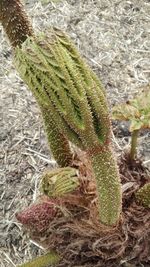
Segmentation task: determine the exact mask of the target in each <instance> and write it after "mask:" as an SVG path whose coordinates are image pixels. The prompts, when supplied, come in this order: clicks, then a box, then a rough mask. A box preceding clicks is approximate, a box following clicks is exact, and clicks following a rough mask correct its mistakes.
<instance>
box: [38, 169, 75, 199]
mask: <svg viewBox="0 0 150 267" xmlns="http://www.w3.org/2000/svg"><path fill="white" fill-rule="evenodd" d="M78 186H79V180H78V171H77V170H76V169H74V168H71V167H66V168H59V169H56V170H53V171H49V172H46V173H45V174H44V175H43V177H42V188H41V189H42V191H43V193H44V194H46V195H48V196H49V197H52V196H53V197H54V196H63V195H65V194H67V193H70V192H73V191H74V190H75V189H76V188H77V187H78Z"/></svg>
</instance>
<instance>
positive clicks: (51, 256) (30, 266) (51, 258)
mask: <svg viewBox="0 0 150 267" xmlns="http://www.w3.org/2000/svg"><path fill="white" fill-rule="evenodd" d="M59 261H60V257H59V256H58V255H57V254H56V253H54V252H49V253H47V254H45V255H42V256H39V257H37V258H35V259H33V260H32V261H30V262H27V263H23V264H21V265H19V266H17V267H35V266H36V267H47V266H54V265H55V264H57V263H58V262H59Z"/></svg>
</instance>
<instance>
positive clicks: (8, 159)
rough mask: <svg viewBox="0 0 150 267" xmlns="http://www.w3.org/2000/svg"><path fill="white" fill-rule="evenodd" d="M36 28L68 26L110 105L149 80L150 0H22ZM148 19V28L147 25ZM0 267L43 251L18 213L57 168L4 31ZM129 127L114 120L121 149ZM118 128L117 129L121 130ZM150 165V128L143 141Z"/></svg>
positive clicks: (0, 45) (0, 39)
mask: <svg viewBox="0 0 150 267" xmlns="http://www.w3.org/2000/svg"><path fill="white" fill-rule="evenodd" d="M25 3H26V9H27V11H28V14H29V15H30V17H31V19H32V23H33V26H34V28H35V30H36V31H41V30H43V29H47V28H48V27H50V26H56V27H58V28H61V29H62V30H64V31H66V32H67V33H68V34H69V35H70V37H71V38H72V39H73V40H74V41H75V43H76V45H77V47H78V49H79V51H80V52H81V54H82V55H83V57H84V58H86V60H87V61H88V63H89V64H90V66H91V67H92V68H93V70H94V71H95V72H96V73H97V74H98V76H99V77H100V79H101V80H102V82H103V84H104V86H105V88H106V91H107V96H108V101H109V105H110V108H111V107H112V105H113V104H115V103H119V102H120V101H124V100H126V99H128V97H130V96H132V95H133V94H134V93H136V92H138V90H139V91H140V90H141V87H143V86H145V85H146V84H148V83H149V77H150V75H149V72H150V65H149V53H150V43H149V36H148V32H149V28H150V17H149V14H150V13H149V11H150V1H149V0H143V1H138V0H133V1H123V0H122V1H120V0H114V1H111V0H101V1H96V0H70V1H69V0H68V1H63V0H62V1H53V2H50V1H35V0H32V1H31V0H30V1H29V0H28V1H25ZM148 24H149V25H148ZM0 84H1V95H0V151H1V154H0V185H1V186H0V194H1V203H0V266H1V267H8V266H9V267H13V266H16V264H20V263H21V262H23V261H26V260H28V259H31V258H32V257H33V256H35V255H37V254H41V253H42V250H41V249H40V248H39V247H38V246H37V245H36V244H33V243H32V241H30V240H29V239H28V237H27V236H26V235H25V234H24V232H23V230H22V228H21V225H20V224H19V223H18V222H17V220H16V218H15V213H16V212H17V211H18V210H20V209H22V208H23V207H24V206H26V205H28V204H29V203H30V202H33V201H34V200H35V198H36V195H37V194H38V184H39V177H40V175H41V173H42V172H43V171H44V170H45V169H46V168H52V167H55V166H56V164H55V161H54V160H53V158H51V156H50V151H49V147H48V144H47V141H46V136H45V134H44V129H43V125H42V120H41V117H40V114H39V110H38V107H37V105H36V103H35V100H34V98H33V96H32V94H31V92H30V91H29V90H28V88H27V87H26V86H25V85H24V83H23V82H22V81H21V79H20V78H19V76H18V74H17V73H16V71H15V69H14V67H13V63H12V52H11V49H10V45H9V43H8V41H6V36H5V34H4V32H3V29H2V28H0ZM127 126H128V125H127V124H124V123H122V124H120V123H119V124H117V126H116V124H114V132H115V133H117V136H116V137H114V144H115V147H116V150H117V153H121V150H122V149H123V147H124V146H128V144H129V141H130V134H129V132H128V128H127ZM116 127H118V128H116ZM139 143H140V147H139V151H140V154H141V155H142V156H143V160H144V163H145V165H146V166H150V158H149V152H150V133H149V132H148V131H147V132H143V133H142V134H141V137H140V138H139Z"/></svg>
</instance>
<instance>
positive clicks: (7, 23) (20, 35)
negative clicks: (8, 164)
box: [0, 0, 34, 47]
mask: <svg viewBox="0 0 150 267" xmlns="http://www.w3.org/2000/svg"><path fill="white" fill-rule="evenodd" d="M0 21H1V22H2V26H3V27H4V29H5V32H6V34H7V35H8V38H9V41H10V43H11V45H12V47H16V46H18V45H19V46H20V45H21V44H22V43H23V42H24V41H25V40H26V38H27V37H28V36H33V35H34V33H33V29H32V26H31V24H30V21H29V19H28V17H27V14H26V12H25V10H24V7H23V5H22V3H21V1H20V0H1V1H0Z"/></svg>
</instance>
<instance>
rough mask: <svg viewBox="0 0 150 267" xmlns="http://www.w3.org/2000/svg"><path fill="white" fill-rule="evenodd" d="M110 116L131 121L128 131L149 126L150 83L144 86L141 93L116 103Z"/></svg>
mask: <svg viewBox="0 0 150 267" xmlns="http://www.w3.org/2000/svg"><path fill="white" fill-rule="evenodd" d="M112 118H113V119H116V120H126V121H130V122H131V126H130V131H131V132H132V131H135V130H140V129H144V128H150V85H148V86H146V88H145V89H144V90H143V92H142V93H141V94H138V95H137V96H136V97H135V98H133V99H131V100H130V101H127V102H126V103H125V104H124V103H123V104H120V105H116V106H114V107H113V110H112Z"/></svg>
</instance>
